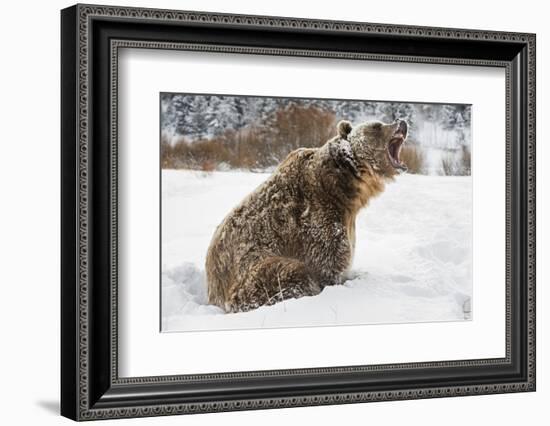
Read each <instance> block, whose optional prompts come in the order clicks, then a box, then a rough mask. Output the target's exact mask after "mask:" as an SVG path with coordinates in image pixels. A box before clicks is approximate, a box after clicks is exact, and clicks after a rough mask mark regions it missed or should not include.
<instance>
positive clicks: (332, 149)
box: [328, 139, 361, 178]
mask: <svg viewBox="0 0 550 426" xmlns="http://www.w3.org/2000/svg"><path fill="white" fill-rule="evenodd" d="M328 152H329V155H330V156H331V157H332V159H333V160H334V162H335V163H336V165H337V166H338V167H339V168H340V169H343V170H347V171H348V172H350V173H351V174H352V175H353V176H355V177H358V178H359V177H361V173H359V170H358V169H357V163H356V162H355V157H354V155H353V150H352V148H351V145H350V143H349V142H348V141H347V140H345V139H344V140H340V141H333V142H329V145H328Z"/></svg>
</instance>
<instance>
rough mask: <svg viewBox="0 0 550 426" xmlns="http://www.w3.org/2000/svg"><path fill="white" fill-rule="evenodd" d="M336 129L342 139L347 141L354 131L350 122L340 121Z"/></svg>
mask: <svg viewBox="0 0 550 426" xmlns="http://www.w3.org/2000/svg"><path fill="white" fill-rule="evenodd" d="M336 129H337V130H338V135H339V136H340V137H341V138H342V139H347V138H348V135H349V133H350V132H351V129H352V127H351V123H350V122H349V121H348V120H340V121H339V122H338V124H337V125H336Z"/></svg>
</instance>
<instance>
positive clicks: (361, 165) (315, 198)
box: [206, 121, 406, 312]
mask: <svg viewBox="0 0 550 426" xmlns="http://www.w3.org/2000/svg"><path fill="white" fill-rule="evenodd" d="M399 125H400V123H399V121H398V122H396V123H393V124H383V123H380V122H372V123H364V124H361V125H359V126H357V127H355V128H353V129H352V126H351V124H350V123H349V122H347V121H342V122H340V123H339V124H338V135H337V136H336V137H334V138H333V139H331V140H330V141H328V142H327V143H326V144H325V145H323V146H322V147H320V148H309V149H298V150H296V151H293V152H292V153H290V154H289V156H288V157H287V158H286V159H285V160H284V161H283V162H282V163H281V164H280V165H279V167H278V168H277V169H276V170H275V172H274V173H273V174H272V176H271V177H270V178H269V179H267V181H265V182H264V183H263V184H262V185H260V186H259V187H258V188H257V189H256V190H255V191H254V192H253V193H252V194H250V195H249V196H248V197H246V198H245V199H244V200H243V201H242V202H241V203H240V204H239V205H238V206H237V207H236V208H235V209H233V210H232V211H231V212H230V213H229V215H228V216H227V217H226V218H225V219H224V220H223V222H222V223H221V225H219V226H218V228H217V229H216V231H215V233H214V236H213V238H212V241H211V244H210V247H209V248H208V253H207V257H206V278H207V285H208V300H209V302H210V303H211V304H214V305H217V306H219V307H221V308H222V309H224V310H225V311H226V312H242V311H249V310H252V309H256V308H258V307H260V306H264V305H272V304H275V303H277V302H281V301H283V300H286V299H292V298H299V297H302V296H313V295H317V294H319V293H320V292H321V291H322V290H323V288H325V287H326V286H331V285H335V284H341V283H342V281H343V274H344V273H345V272H346V271H347V270H348V268H349V267H350V265H351V262H352V259H353V252H354V247H355V219H356V216H357V213H358V212H359V210H360V209H361V208H362V207H364V206H366V205H367V203H368V202H369V200H370V199H371V198H372V197H374V196H376V195H378V194H379V193H381V192H382V191H383V190H384V185H385V182H386V181H387V180H391V179H392V178H393V177H394V176H395V175H396V174H397V171H396V169H395V168H394V167H393V166H392V165H391V163H390V161H389V158H388V155H387V152H386V148H387V146H388V143H389V142H390V140H391V139H392V138H393V137H394V135H395V132H396V130H397V129H398V128H399ZM405 129H406V125H405Z"/></svg>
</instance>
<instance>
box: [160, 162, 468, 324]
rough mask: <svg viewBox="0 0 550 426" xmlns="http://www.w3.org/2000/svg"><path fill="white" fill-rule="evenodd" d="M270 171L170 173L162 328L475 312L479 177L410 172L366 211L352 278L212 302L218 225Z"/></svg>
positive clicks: (443, 317) (434, 317) (432, 317)
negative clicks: (210, 251) (269, 300)
mask: <svg viewBox="0 0 550 426" xmlns="http://www.w3.org/2000/svg"><path fill="white" fill-rule="evenodd" d="M268 176H269V175H268V174H262V173H250V172H211V173H204V172H197V171H187V170H185V171H184V170H178V171H175V170H164V171H163V172H162V304H161V308H162V315H161V316H162V331H190V330H220V329H241V328H261V327H291V326H321V325H323V326H325V325H338V324H373V323H403V322H422V321H457V320H465V319H470V317H471V295H472V210H471V208H472V180H471V177H469V176H468V177H450V176H414V175H402V176H399V177H398V178H397V179H396V181H395V182H393V183H391V184H388V185H387V188H386V191H385V192H384V193H383V194H382V195H380V196H379V197H378V198H377V199H375V200H372V202H371V204H370V205H369V206H368V207H367V208H366V209H364V210H363V211H362V212H361V213H360V214H359V216H358V218H357V227H356V228H357V243H356V250H355V259H354V262H353V267H352V270H351V273H350V276H349V277H348V280H347V281H346V282H345V283H344V285H340V286H331V287H326V288H325V289H324V290H323V292H322V293H321V294H320V295H318V296H314V297H304V298H301V299H294V300H287V301H284V302H281V303H278V304H275V305H273V306H265V307H261V308H259V309H256V310H254V311H251V312H246V313H237V314H225V313H224V312H223V311H222V310H221V309H220V308H218V307H216V306H211V305H208V303H207V297H206V283H205V273H204V260H205V256H206V251H207V248H208V244H209V242H210V238H211V236H212V234H213V232H214V229H215V227H216V226H217V225H218V224H219V223H220V222H221V221H222V219H223V218H224V216H225V215H226V214H227V213H228V212H229V211H230V210H231V209H232V208H233V207H234V206H235V205H236V204H237V203H238V202H239V201H240V200H241V199H242V198H243V197H244V196H245V195H246V194H248V193H249V192H250V191H252V190H253V189H254V188H255V187H256V186H258V185H259V184H260V183H261V182H262V181H263V180H264V179H266V178H267V177H268Z"/></svg>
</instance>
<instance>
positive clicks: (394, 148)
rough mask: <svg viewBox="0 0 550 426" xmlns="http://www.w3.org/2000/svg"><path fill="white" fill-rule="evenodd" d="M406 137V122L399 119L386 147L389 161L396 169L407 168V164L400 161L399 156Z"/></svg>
mask: <svg viewBox="0 0 550 426" xmlns="http://www.w3.org/2000/svg"><path fill="white" fill-rule="evenodd" d="M406 138H407V123H406V122H405V121H400V122H399V124H398V126H397V129H396V130H395V132H394V134H393V135H392V138H391V139H390V141H389V142H388V147H387V148H386V151H387V152H388V157H389V159H390V163H391V165H392V166H393V167H394V168H396V169H401V170H407V166H406V165H405V164H403V163H402V162H401V158H400V155H401V147H402V146H403V142H405V139H406Z"/></svg>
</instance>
